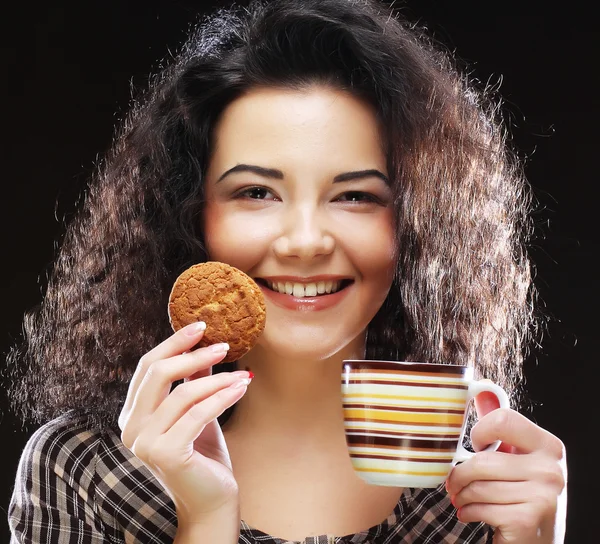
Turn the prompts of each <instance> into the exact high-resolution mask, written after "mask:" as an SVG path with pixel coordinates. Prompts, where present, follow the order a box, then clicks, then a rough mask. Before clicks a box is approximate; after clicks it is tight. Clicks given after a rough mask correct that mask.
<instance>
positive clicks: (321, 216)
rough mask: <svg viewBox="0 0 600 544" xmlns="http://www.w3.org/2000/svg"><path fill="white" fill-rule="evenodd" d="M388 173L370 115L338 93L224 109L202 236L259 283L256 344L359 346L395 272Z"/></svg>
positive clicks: (328, 350)
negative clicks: (261, 297) (262, 317)
mask: <svg viewBox="0 0 600 544" xmlns="http://www.w3.org/2000/svg"><path fill="white" fill-rule="evenodd" d="M387 174H388V173H387V171H386V157H385V155H384V152H383V150H382V145H381V139H380V133H379V127H378V124H377V121H376V118H375V114H374V112H373V110H372V109H371V107H370V106H369V105H367V104H365V103H363V102H361V101H359V100H358V99H356V98H354V97H352V96H351V95H349V94H347V93H343V92H341V91H336V90H332V89H329V88H323V87H314V88H312V89H310V90H307V91H303V92H300V91H292V90H282V89H267V88H257V89H253V90H252V91H251V92H249V93H248V94H246V95H244V96H243V97H241V98H239V99H237V100H236V101H234V102H233V103H231V104H230V105H229V106H228V107H227V108H226V109H225V111H224V113H223V115H222V117H221V119H220V121H219V123H218V124H217V126H216V127H215V146H214V151H213V155H212V157H211V161H210V163H209V165H208V171H207V175H206V207H205V214H204V217H205V225H204V232H205V241H206V245H207V249H208V253H209V256H210V259H211V260H216V261H222V262H225V263H229V264H231V265H233V266H235V267H237V268H239V269H240V270H243V271H244V272H246V273H247V274H248V275H249V276H251V277H252V278H254V279H255V280H256V281H257V283H258V284H259V285H260V286H261V289H262V290H263V292H264V294H265V298H266V305H267V322H266V326H265V331H264V333H263V335H262V337H261V339H260V345H261V346H262V348H263V349H266V350H269V351H273V352H275V353H277V354H279V355H282V356H288V357H300V358H302V357H312V358H317V359H323V358H326V357H329V356H332V355H334V354H335V353H337V352H338V351H339V350H341V349H342V348H345V347H348V346H351V344H352V343H354V344H355V345H356V346H362V343H363V342H364V332H365V329H366V327H367V325H368V324H369V322H370V320H371V319H372V318H373V316H374V315H375V313H376V312H377V310H378V309H379V308H380V306H381V305H382V303H383V301H384V299H385V297H386V295H387V293H388V291H389V289H390V285H391V282H392V277H393V272H394V267H395V259H396V252H395V244H394V227H393V207H392V202H391V191H390V188H389V187H388V184H387V181H386V180H387Z"/></svg>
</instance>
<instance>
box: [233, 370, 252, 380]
mask: <svg viewBox="0 0 600 544" xmlns="http://www.w3.org/2000/svg"><path fill="white" fill-rule="evenodd" d="M232 374H233V375H234V376H239V377H240V378H249V379H252V378H254V372H250V371H249V370H234V371H233V372H232Z"/></svg>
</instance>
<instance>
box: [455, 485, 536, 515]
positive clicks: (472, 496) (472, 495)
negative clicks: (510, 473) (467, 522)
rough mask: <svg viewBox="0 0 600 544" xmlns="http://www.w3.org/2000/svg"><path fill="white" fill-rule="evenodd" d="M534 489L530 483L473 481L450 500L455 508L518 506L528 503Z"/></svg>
mask: <svg viewBox="0 0 600 544" xmlns="http://www.w3.org/2000/svg"><path fill="white" fill-rule="evenodd" d="M534 487H535V486H534V485H533V484H532V482H530V481H518V482H506V481H498V480H490V481H485V480H475V481H473V482H471V483H470V484H469V485H467V486H465V487H464V488H463V489H462V490H461V491H460V492H459V493H457V494H455V495H451V496H450V500H451V501H452V504H453V505H454V507H456V508H461V507H462V506H465V505H467V504H472V503H493V504H519V503H523V502H527V501H528V497H530V496H531V494H532V491H533V488H534Z"/></svg>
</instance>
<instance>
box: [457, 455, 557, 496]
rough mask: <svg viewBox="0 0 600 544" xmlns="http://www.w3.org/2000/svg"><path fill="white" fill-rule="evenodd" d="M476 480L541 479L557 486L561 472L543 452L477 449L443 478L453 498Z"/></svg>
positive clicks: (531, 481) (512, 480) (530, 481)
mask: <svg viewBox="0 0 600 544" xmlns="http://www.w3.org/2000/svg"><path fill="white" fill-rule="evenodd" d="M477 481H503V482H506V483H508V482H519V481H522V482H529V483H530V484H532V485H535V482H542V483H543V484H544V485H546V486H552V487H553V488H557V489H558V488H560V487H561V485H562V484H563V483H564V475H563V473H562V472H561V470H560V464H559V463H557V462H556V461H555V460H554V459H552V457H550V456H547V455H546V454H544V453H532V454H528V455H514V454H510V453H500V452H480V453H477V454H476V455H475V456H474V457H472V458H471V459H469V460H467V461H465V462H464V463H461V464H459V465H456V466H455V467H454V469H452V472H451V473H450V476H449V477H448V479H447V481H446V489H447V491H448V493H449V495H450V496H451V497H452V496H454V495H458V493H461V492H462V490H463V489H465V488H466V487H468V486H469V485H473V482H477Z"/></svg>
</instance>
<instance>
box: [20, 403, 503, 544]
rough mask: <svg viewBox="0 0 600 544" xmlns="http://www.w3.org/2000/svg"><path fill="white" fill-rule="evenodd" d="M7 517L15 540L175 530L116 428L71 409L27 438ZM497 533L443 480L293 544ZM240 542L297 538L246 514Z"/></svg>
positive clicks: (96, 539)
mask: <svg viewBox="0 0 600 544" xmlns="http://www.w3.org/2000/svg"><path fill="white" fill-rule="evenodd" d="M8 521H9V526H10V530H11V544H17V543H18V544H29V543H35V544H39V543H48V544H75V543H77V544H99V543H114V544H124V543H127V544H133V543H140V542H141V543H156V544H165V543H170V542H173V539H174V537H175V533H176V530H177V518H176V515H175V508H174V505H173V503H172V502H171V499H170V497H169V495H168V494H167V493H166V492H165V490H164V488H163V487H162V486H161V484H160V483H159V482H158V481H157V480H156V478H154V476H153V475H152V474H151V472H150V471H149V470H148V469H147V468H146V467H145V466H144V465H143V464H142V463H141V461H139V460H138V459H137V458H136V457H135V456H134V455H133V454H132V453H131V452H130V451H129V450H128V449H127V448H125V446H123V444H122V442H121V440H120V438H119V433H118V431H117V430H114V429H112V430H111V429H102V430H100V429H94V428H92V427H91V426H90V425H89V423H88V422H87V421H86V419H85V418H84V417H82V416H76V415H74V414H65V415H64V416H61V417H59V418H57V419H55V420H53V421H50V422H48V423H46V424H45V425H43V426H42V427H40V428H39V429H38V430H37V431H36V432H35V433H34V434H33V435H32V436H31V438H30V439H29V440H28V442H27V444H26V446H25V448H24V450H23V453H22V455H21V459H20V462H19V468H18V472H17V476H16V480H15V487H14V491H13V495H12V499H11V502H10V506H9V512H8ZM492 537H493V530H492V529H491V528H490V527H489V526H486V525H484V524H481V523H475V524H464V523H461V522H460V521H458V519H457V518H456V511H455V509H454V507H453V506H452V505H451V503H450V501H449V499H448V496H447V494H446V492H445V491H444V490H443V488H442V487H440V488H439V489H406V490H405V492H404V493H403V495H402V497H401V498H400V500H399V502H398V504H397V505H396V508H395V509H394V511H393V513H392V514H391V515H390V516H389V517H388V518H387V519H386V520H384V521H383V522H382V523H380V524H379V525H377V526H375V527H372V528H370V529H368V530H367V531H364V532H361V533H358V534H355V535H346V536H341V537H338V536H335V537H334V536H331V535H323V536H319V537H310V538H307V539H305V540H304V541H303V543H293V544H333V543H335V544H351V543H352V544H393V543H412V544H426V543H429V544H437V543H449V544H451V543H465V544H484V543H491V542H492ZM239 543H240V544H254V543H262V544H292V543H291V542H290V541H286V540H283V539H281V538H275V537H273V536H269V535H267V534H265V533H263V532H261V531H259V530H257V529H254V528H252V527H250V526H249V525H248V524H246V523H245V522H243V521H242V522H241V526H240V538H239ZM206 544H209V543H206Z"/></svg>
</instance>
